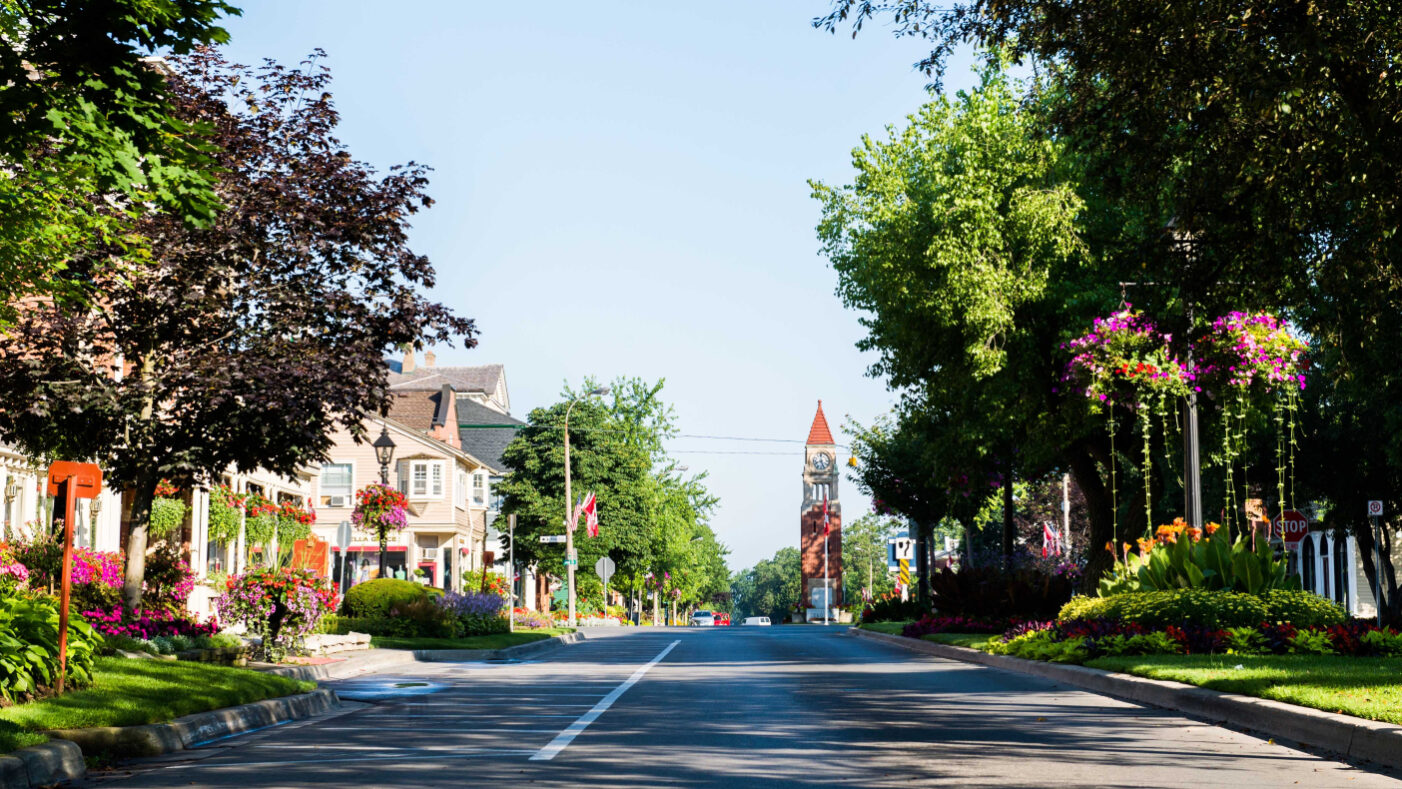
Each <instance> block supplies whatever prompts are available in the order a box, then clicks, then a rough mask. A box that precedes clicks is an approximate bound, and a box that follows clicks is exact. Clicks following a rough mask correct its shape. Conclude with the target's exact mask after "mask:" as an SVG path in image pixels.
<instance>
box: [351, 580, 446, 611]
mask: <svg viewBox="0 0 1402 789" xmlns="http://www.w3.org/2000/svg"><path fill="white" fill-rule="evenodd" d="M429 594H432V592H430V591H429V588H428V587H426V586H424V585H422V584H416V583H414V582H413V581H401V580H399V579H397V578H376V579H375V580H373V581H366V582H365V583H361V584H356V585H355V586H352V587H351V588H350V591H348V592H346V611H347V613H348V614H349V615H350V616H355V617H384V616H389V612H390V609H391V608H394V607H395V606H400V605H406V604H408V603H412V602H414V601H415V600H423V599H424V598H426V597H427V596H428V595H429Z"/></svg>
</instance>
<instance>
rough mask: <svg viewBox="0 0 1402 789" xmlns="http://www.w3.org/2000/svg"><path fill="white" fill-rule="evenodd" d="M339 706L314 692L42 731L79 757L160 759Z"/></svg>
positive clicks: (322, 692)
mask: <svg viewBox="0 0 1402 789" xmlns="http://www.w3.org/2000/svg"><path fill="white" fill-rule="evenodd" d="M339 704H340V701H339V700H338V699H337V698H336V693H335V691H331V690H314V691H312V692H310V693H298V694H295V695H292V696H282V697H280V698H276V699H264V700H262V701H254V702H250V703H248V704H240V705H238V706H237V707H225V708H223V709H218V710H209V711H208V712H196V713H194V714H192V715H185V716H183V717H180V718H176V719H174V720H171V721H167V722H165V723H152V724H148V725H145V726H99V727H94V728H91V729H55V730H52V731H46V732H44V733H45V734H47V735H49V736H50V737H55V738H58V739H59V740H66V741H68V742H71V743H74V744H76V745H77V746H78V748H80V749H81V751H82V754H83V755H84V756H109V757H114V758H128V757H134V756H160V755H161V754H165V753H172V752H174V751H180V750H184V749H186V748H192V747H195V746H198V745H203V744H204V743H207V742H212V741H214V740H219V739H223V738H224V737H229V736H232V735H235V734H243V733H244V732H250V731H254V730H255V729H262V728H266V727H268V726H273V725H276V724H279V723H286V722H288V721H294V720H301V719H302V718H307V717H311V716H312V715H316V714H319V713H322V712H325V711H327V710H329V709H331V708H332V707H335V706H337V705H339Z"/></svg>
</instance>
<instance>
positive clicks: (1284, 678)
mask: <svg viewBox="0 0 1402 789" xmlns="http://www.w3.org/2000/svg"><path fill="white" fill-rule="evenodd" d="M1086 665H1087V666H1092V667H1094V668H1101V669H1107V670H1109V671H1120V672H1124V673H1126V674H1135V675H1137V676H1141V677H1148V678H1150V679H1168V680H1176V681H1178V682H1186V683H1188V684H1190V685H1201V686H1202V687H1204V688H1212V689H1213V690H1221V691H1226V692H1229V693H1240V694H1242V695H1246V696H1258V697H1260V698H1263V699H1274V700H1276V701H1284V702H1287V703H1289V704H1299V705H1301V706H1304V707H1313V708H1315V709H1319V710H1325V711H1328V712H1342V713H1346V714H1348V715H1355V716H1357V717H1360V718H1368V719H1370V720H1375V721H1386V722H1388V723H1402V681H1399V680H1402V658H1396V657H1394V658H1363V657H1343V656H1340V655H1319V656H1316V655H1264V656H1258V657H1248V656H1243V655H1144V656H1139V657H1103V658H1097V659H1095V660H1092V661H1090V662H1088V663H1086ZM1237 666H1241V668H1237Z"/></svg>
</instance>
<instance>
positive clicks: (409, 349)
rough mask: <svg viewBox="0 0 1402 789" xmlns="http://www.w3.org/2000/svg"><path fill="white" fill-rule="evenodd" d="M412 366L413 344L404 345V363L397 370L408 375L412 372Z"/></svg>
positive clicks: (413, 365)
mask: <svg viewBox="0 0 1402 789" xmlns="http://www.w3.org/2000/svg"><path fill="white" fill-rule="evenodd" d="M414 368H415V364H414V346H412V345H406V346H405V347H404V364H403V365H401V366H400V368H399V372H401V373H404V374H405V375H408V374H409V373H412V372H414Z"/></svg>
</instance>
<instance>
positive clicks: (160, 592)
mask: <svg viewBox="0 0 1402 789" xmlns="http://www.w3.org/2000/svg"><path fill="white" fill-rule="evenodd" d="M194 588H195V571H194V570H192V569H190V563H189V562H188V561H186V559H185V557H184V556H183V555H181V552H180V551H179V550H177V549H176V548H175V547H174V546H171V545H166V546H162V547H161V548H158V549H157V550H155V551H154V552H153V553H152V554H151V555H150V556H147V557H146V574H145V576H144V578H143V581H142V590H143V593H142V597H141V601H142V603H144V604H145V605H146V606H148V607H150V608H160V609H165V610H168V611H183V610H185V604H186V602H188V601H189V599H190V590H192V589H194Z"/></svg>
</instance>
